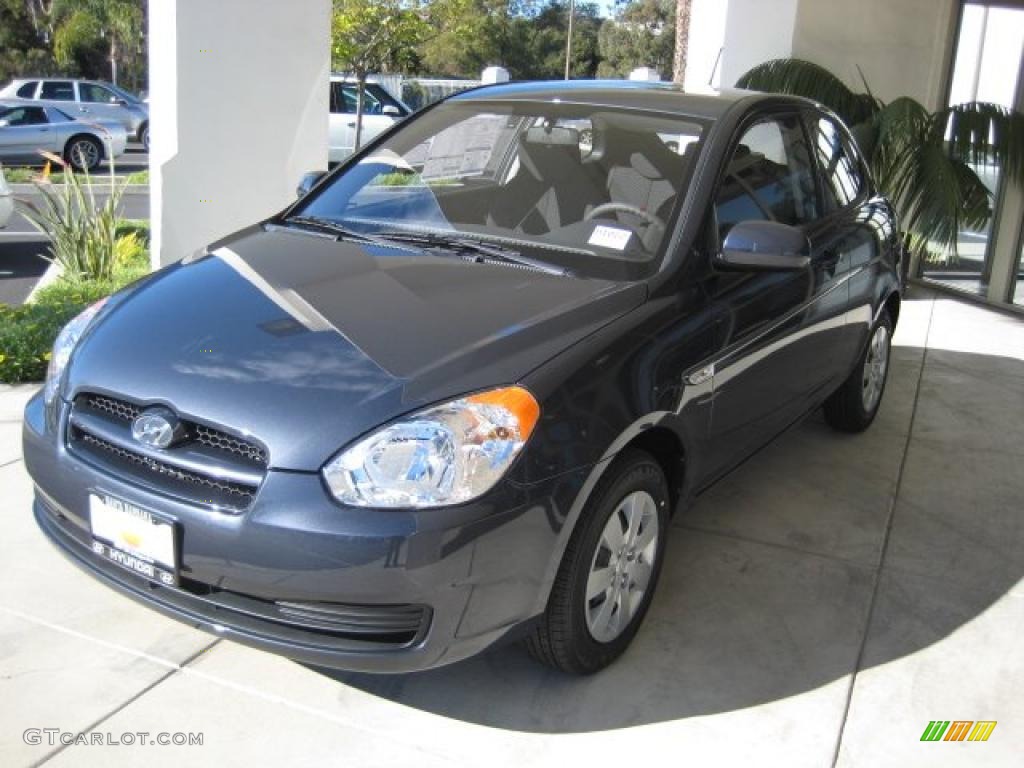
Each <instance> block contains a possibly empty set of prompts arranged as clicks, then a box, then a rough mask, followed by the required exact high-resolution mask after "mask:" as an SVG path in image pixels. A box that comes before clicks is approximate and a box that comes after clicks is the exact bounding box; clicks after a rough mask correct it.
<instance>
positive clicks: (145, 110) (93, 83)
mask: <svg viewBox="0 0 1024 768" xmlns="http://www.w3.org/2000/svg"><path fill="white" fill-rule="evenodd" d="M0 99H30V100H33V101H44V102H48V103H50V104H51V105H52V106H55V107H58V108H60V109H61V110H62V111H63V112H66V113H67V114H70V115H73V116H74V117H76V118H79V119H82V120H92V121H102V122H117V123H120V124H121V126H122V127H123V128H124V131H125V133H126V134H127V135H128V137H129V138H130V139H131V140H133V141H137V142H139V143H140V144H142V145H143V146H144V147H145V148H146V151H147V152H148V151H149V105H148V104H146V103H144V102H143V101H142V100H141V99H139V98H138V97H137V96H135V95H134V94H132V93H129V92H128V91H126V90H124V89H122V88H118V87H117V86H116V85H113V84H111V83H107V82H103V81H101V80H75V79H71V78H53V77H47V78H18V79H16V80H12V81H11V82H10V83H8V84H7V85H6V86H4V87H3V88H0Z"/></svg>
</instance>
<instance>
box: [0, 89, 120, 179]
mask: <svg viewBox="0 0 1024 768" xmlns="http://www.w3.org/2000/svg"><path fill="white" fill-rule="evenodd" d="M127 141H128V139H127V136H126V135H125V132H124V128H122V127H121V124H120V123H116V122H110V121H106V120H103V121H98V120H97V121H88V122H86V121H84V120H75V119H74V118H73V117H71V115H69V114H68V113H66V112H64V111H63V110H61V109H57V108H56V107H51V106H45V105H42V104H36V103H34V102H23V101H16V102H0V160H3V161H4V162H6V163H25V164H35V165H38V164H40V163H42V162H43V158H42V157H40V155H39V151H40V150H46V151H48V152H53V153H55V154H58V155H61V156H62V157H63V158H64V159H65V160H66V161H67V162H69V163H71V165H72V166H73V167H75V168H77V169H79V170H81V169H85V170H89V171H92V170H95V169H96V168H97V167H98V166H99V164H100V163H101V162H102V161H103V160H104V159H105V158H107V159H109V158H110V157H115V158H117V157H120V156H121V155H122V154H124V150H125V146H126V144H127Z"/></svg>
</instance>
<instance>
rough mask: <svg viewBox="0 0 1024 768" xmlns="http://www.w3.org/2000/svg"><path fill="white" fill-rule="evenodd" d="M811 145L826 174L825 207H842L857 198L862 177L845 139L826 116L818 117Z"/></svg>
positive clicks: (823, 172)
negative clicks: (826, 205)
mask: <svg viewBox="0 0 1024 768" xmlns="http://www.w3.org/2000/svg"><path fill="white" fill-rule="evenodd" d="M814 148H815V150H816V151H817V153H818V161H819V163H820V164H821V170H822V174H823V175H824V177H825V199H826V202H827V203H828V207H829V208H830V209H832V210H835V209H837V208H845V207H846V206H848V205H849V204H850V203H852V202H853V201H854V200H856V199H857V196H858V195H859V194H860V191H861V186H862V185H863V179H862V178H861V175H860V170H859V169H858V167H857V161H856V160H855V159H854V158H853V156H852V155H851V153H850V150H849V148H848V147H847V145H846V140H845V138H844V137H843V135H842V134H841V133H840V131H839V128H838V127H837V126H836V124H835V123H834V122H832V121H831V120H829V119H828V118H824V117H823V118H821V119H820V120H818V125H817V131H816V133H815V138H814Z"/></svg>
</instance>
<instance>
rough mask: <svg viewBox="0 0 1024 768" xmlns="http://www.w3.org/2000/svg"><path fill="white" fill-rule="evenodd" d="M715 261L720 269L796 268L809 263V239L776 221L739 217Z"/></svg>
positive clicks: (803, 266) (786, 269)
mask: <svg viewBox="0 0 1024 768" xmlns="http://www.w3.org/2000/svg"><path fill="white" fill-rule="evenodd" d="M715 263H716V264H717V265H718V266H719V267H722V268H723V269H735V270H751V271H771V270H780V271H796V270H800V269H806V268H807V266H808V265H809V264H810V263H811V243H810V241H809V240H808V239H807V235H805V234H804V233H803V232H801V231H800V230H799V229H797V228H796V227H791V226H789V225H788V224H780V223H779V222H777V221H741V222H739V223H738V224H736V225H734V226H733V228H732V229H730V230H729V234H728V235H726V236H725V242H724V243H722V252H721V253H720V254H718V256H717V257H716V258H715Z"/></svg>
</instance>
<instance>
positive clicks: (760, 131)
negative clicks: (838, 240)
mask: <svg viewBox="0 0 1024 768" xmlns="http://www.w3.org/2000/svg"><path fill="white" fill-rule="evenodd" d="M715 213H716V215H717V218H718V234H719V238H721V239H724V238H725V236H726V235H727V234H728V232H729V230H730V229H732V227H733V226H734V225H735V224H738V223H739V222H741V221H749V220H759V221H777V222H780V223H782V224H789V225H791V226H801V225H803V224H807V223H809V222H811V221H814V220H815V219H817V218H818V217H819V211H818V204H817V196H816V192H815V188H814V170H813V166H812V164H811V154H810V148H809V147H808V146H807V137H806V135H805V134H804V130H803V127H802V126H801V124H800V119H799V118H798V117H797V116H796V115H792V116H785V117H772V118H762V119H761V120H758V121H757V122H756V123H754V124H753V125H752V126H750V128H748V129H747V130H746V132H745V133H744V134H743V136H742V137H741V138H740V141H739V143H738V144H737V145H736V149H735V150H733V154H732V157H731V158H730V159H729V163H728V164H727V165H726V167H725V173H724V176H723V178H722V185H721V188H720V189H719V191H718V197H717V198H716V201H715Z"/></svg>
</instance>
